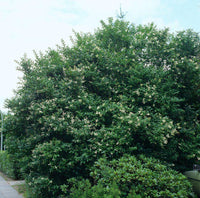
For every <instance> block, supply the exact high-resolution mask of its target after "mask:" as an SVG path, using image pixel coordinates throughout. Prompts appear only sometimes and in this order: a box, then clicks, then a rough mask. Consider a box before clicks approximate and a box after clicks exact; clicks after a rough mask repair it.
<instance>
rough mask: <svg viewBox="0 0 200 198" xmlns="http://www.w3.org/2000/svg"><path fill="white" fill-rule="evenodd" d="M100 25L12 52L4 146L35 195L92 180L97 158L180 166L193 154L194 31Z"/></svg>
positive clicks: (199, 43)
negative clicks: (15, 64)
mask: <svg viewBox="0 0 200 198" xmlns="http://www.w3.org/2000/svg"><path fill="white" fill-rule="evenodd" d="M101 24H102V27H101V28H99V29H97V30H96V32H95V33H94V34H79V33H75V36H76V38H75V39H74V40H73V45H72V47H68V46H66V44H65V43H64V42H63V43H62V45H61V46H58V48H57V49H56V50H53V49H48V50H47V51H46V53H45V54H42V53H40V54H36V53H35V59H34V60H31V59H28V58H27V57H24V58H22V59H21V60H20V61H19V68H18V69H19V70H20V71H22V72H23V74H24V75H23V78H22V79H21V84H20V86H19V88H18V90H16V92H15V97H14V98H12V99H10V100H8V101H7V107H8V108H9V109H10V111H11V113H12V114H10V115H9V116H7V118H6V121H5V133H6V146H7V151H8V153H9V154H10V156H11V157H12V159H13V163H14V164H15V166H14V167H15V171H14V172H15V176H16V177H18V178H19V177H25V178H26V180H27V181H28V184H29V186H30V188H31V189H32V192H33V194H35V196H36V197H40V198H42V197H52V198H53V197H58V195H59V194H60V189H61V187H62V186H63V185H68V181H69V179H70V178H74V177H82V178H84V179H90V180H91V176H90V174H89V173H90V172H91V168H92V167H93V165H94V163H95V162H96V161H97V160H98V159H99V158H101V157H106V158H107V159H108V160H113V159H116V160H117V159H119V158H121V157H122V156H123V155H124V154H129V155H135V156H137V155H140V154H145V155H146V156H148V157H154V158H158V159H159V160H160V161H165V162H167V163H168V164H170V165H172V166H173V167H174V169H176V170H178V171H183V170H185V169H187V168H191V167H192V165H193V163H194V162H197V161H198V159H199V158H200V133H199V131H200V124H199V120H200V116H199V115H200V103H199V101H200V66H199V65H200V37H199V35H198V34H197V33H195V32H193V31H191V30H187V31H182V32H179V33H177V34H171V33H170V32H169V31H168V29H163V30H159V29H157V28H156V26H154V25H153V24H150V25H145V26H142V25H139V26H135V25H134V24H130V23H129V22H126V21H124V20H123V19H121V20H119V19H117V20H115V21H114V20H113V19H111V18H110V19H109V20H108V23H105V22H103V21H102V22H101ZM170 174H171V172H170ZM155 177H156V178H157V175H156V176H155ZM156 178H155V179H156ZM169 183H170V182H169ZM164 186H165V185H164ZM183 186H184V185H183ZM183 191H184V189H183ZM174 193H175V192H174Z"/></svg>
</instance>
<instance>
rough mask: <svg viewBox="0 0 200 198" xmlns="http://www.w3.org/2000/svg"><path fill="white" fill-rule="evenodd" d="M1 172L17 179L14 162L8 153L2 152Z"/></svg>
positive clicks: (0, 157)
mask: <svg viewBox="0 0 200 198" xmlns="http://www.w3.org/2000/svg"><path fill="white" fill-rule="evenodd" d="M0 171H2V172H3V173H5V174H6V175H7V176H9V177H11V178H14V179H15V175H14V167H13V162H12V160H11V157H10V155H9V154H8V152H7V151H0Z"/></svg>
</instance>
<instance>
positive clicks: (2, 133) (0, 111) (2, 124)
mask: <svg viewBox="0 0 200 198" xmlns="http://www.w3.org/2000/svg"><path fill="white" fill-rule="evenodd" d="M0 112H1V110H0ZM1 120H2V122H1V151H2V150H3V114H2V112H1Z"/></svg>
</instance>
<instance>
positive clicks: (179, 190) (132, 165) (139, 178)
mask: <svg viewBox="0 0 200 198" xmlns="http://www.w3.org/2000/svg"><path fill="white" fill-rule="evenodd" d="M91 176H92V177H93V178H94V181H95V183H100V184H103V185H104V187H109V186H111V185H112V183H113V182H115V183H116V184H117V185H118V187H119V189H120V190H121V197H127V195H128V193H130V191H131V190H134V192H135V193H137V194H139V195H140V196H141V197H192V196H193V194H192V189H191V184H190V183H189V181H188V180H187V179H186V177H185V176H183V175H182V174H180V173H177V172H176V171H174V170H172V169H170V168H167V167H166V166H165V165H162V164H161V163H160V161H159V160H156V159H154V158H147V157H145V156H144V155H140V156H139V157H138V158H136V157H135V156H129V155H126V156H123V157H122V158H119V159H118V160H116V159H114V160H112V161H107V160H106V159H105V158H101V159H99V160H98V161H97V162H96V163H95V168H94V169H93V171H92V172H91Z"/></svg>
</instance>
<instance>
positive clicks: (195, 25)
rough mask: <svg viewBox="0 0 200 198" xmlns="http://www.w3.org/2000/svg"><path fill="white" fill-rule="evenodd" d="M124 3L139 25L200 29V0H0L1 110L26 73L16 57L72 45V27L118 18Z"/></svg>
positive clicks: (129, 16) (91, 26) (93, 25)
mask: <svg viewBox="0 0 200 198" xmlns="http://www.w3.org/2000/svg"><path fill="white" fill-rule="evenodd" d="M120 6H121V8H122V10H123V11H124V12H126V13H127V14H126V19H127V20H129V21H130V22H132V23H134V24H136V25H137V24H147V23H150V22H154V23H155V24H156V25H157V26H158V27H159V28H163V27H169V28H170V30H171V31H172V32H176V31H179V30H185V29H188V28H191V29H193V30H194V31H196V32H200V22H199V19H200V0H0V29H1V30H0V54H1V59H0V61H1V64H0V110H3V111H5V109H4V107H3V101H4V100H5V99H6V98H11V97H13V96H14V94H13V90H14V89H16V88H17V86H18V85H17V83H18V82H19V79H18V78H19V77H21V75H22V74H21V73H19V72H18V71H17V70H16V67H17V64H16V63H15V62H14V60H19V59H20V57H22V56H23V55H24V53H26V54H27V55H28V56H29V57H33V53H32V51H33V50H36V51H40V50H41V51H45V50H46V49H47V48H48V47H52V48H54V47H55V46H56V44H60V41H61V39H64V40H65V41H66V43H67V44H70V41H69V40H70V39H69V37H70V36H71V35H73V33H72V30H73V29H74V30H75V31H78V32H80V31H81V32H92V31H93V30H94V29H95V28H97V27H98V26H99V25H100V23H99V21H100V20H106V19H107V18H108V17H116V15H117V13H118V11H119V9H120Z"/></svg>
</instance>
